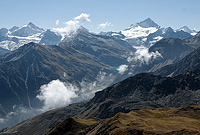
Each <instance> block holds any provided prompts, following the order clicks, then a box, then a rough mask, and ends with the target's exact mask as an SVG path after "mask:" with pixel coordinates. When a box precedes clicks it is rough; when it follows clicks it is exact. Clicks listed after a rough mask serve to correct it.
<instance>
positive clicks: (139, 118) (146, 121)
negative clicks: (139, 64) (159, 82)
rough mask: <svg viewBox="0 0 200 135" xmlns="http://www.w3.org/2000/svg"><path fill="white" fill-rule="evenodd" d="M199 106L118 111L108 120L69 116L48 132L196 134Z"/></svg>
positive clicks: (77, 134)
mask: <svg viewBox="0 0 200 135" xmlns="http://www.w3.org/2000/svg"><path fill="white" fill-rule="evenodd" d="M199 118H200V107H199V106H185V107H181V108H177V109H174V108H159V109H155V110H151V109H141V110H134V111H131V112H129V113H118V114H116V115H115V116H113V117H111V118H107V119H97V118H90V119H80V118H77V117H70V118H67V119H65V120H63V121H61V122H59V123H58V124H57V125H56V126H55V127H54V128H52V129H51V131H49V133H48V135H70V134H73V135H81V134H84V135H102V134H104V135H108V134H109V135H110V134H112V135H139V134H141V135H145V134H148V135H155V134H159V135H172V134H176V135H177V134H181V135H188V134H190V135H196V134H199V133H200V131H199V126H200V120H199Z"/></svg>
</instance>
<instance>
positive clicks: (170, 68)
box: [154, 48, 200, 76]
mask: <svg viewBox="0 0 200 135" xmlns="http://www.w3.org/2000/svg"><path fill="white" fill-rule="evenodd" d="M199 62H200V48H198V49H196V50H195V51H194V52H192V53H190V54H188V55H187V56H185V57H184V58H183V59H181V60H180V61H178V62H177V63H174V64H171V65H167V66H165V67H163V68H160V69H158V70H156V71H155V72H154V73H155V74H159V75H162V76H175V75H178V74H180V73H184V72H186V71H189V70H193V69H198V68H200V63H199Z"/></svg>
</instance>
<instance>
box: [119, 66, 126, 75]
mask: <svg viewBox="0 0 200 135" xmlns="http://www.w3.org/2000/svg"><path fill="white" fill-rule="evenodd" d="M127 68H128V65H120V66H119V68H118V69H117V70H118V71H119V73H120V74H123V73H124V72H125V71H126V70H127Z"/></svg>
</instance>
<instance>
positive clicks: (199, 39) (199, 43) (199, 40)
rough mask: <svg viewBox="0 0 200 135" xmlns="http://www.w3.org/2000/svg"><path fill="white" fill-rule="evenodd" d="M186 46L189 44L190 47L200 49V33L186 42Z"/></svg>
mask: <svg viewBox="0 0 200 135" xmlns="http://www.w3.org/2000/svg"><path fill="white" fill-rule="evenodd" d="M185 42H186V44H188V45H189V46H191V47H193V48H195V49H197V48H198V47H200V32H198V33H197V34H196V35H195V36H193V37H192V38H189V39H186V40H185Z"/></svg>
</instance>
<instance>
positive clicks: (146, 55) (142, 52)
mask: <svg viewBox="0 0 200 135" xmlns="http://www.w3.org/2000/svg"><path fill="white" fill-rule="evenodd" d="M135 48H136V52H135V54H134V56H133V57H129V58H128V59H127V61H128V62H131V61H133V60H134V61H140V62H141V63H142V64H149V62H150V60H154V59H156V58H158V57H162V55H161V54H160V53H159V52H158V51H156V52H149V49H148V48H147V47H145V46H139V47H135Z"/></svg>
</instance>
